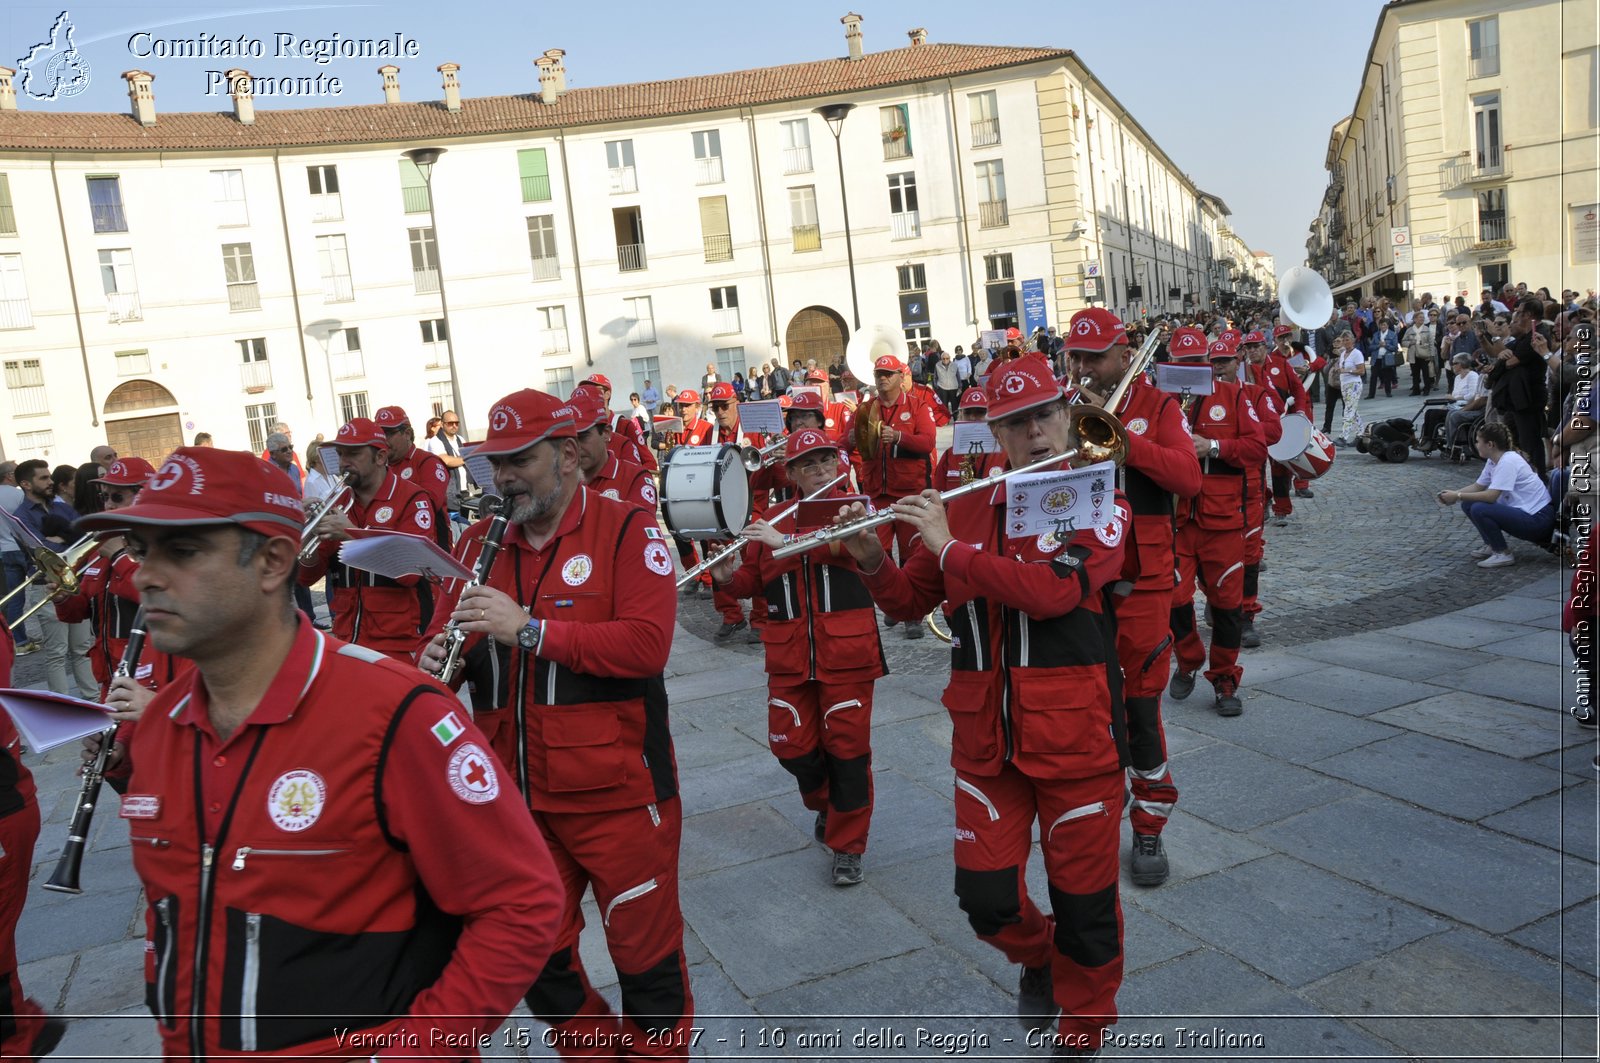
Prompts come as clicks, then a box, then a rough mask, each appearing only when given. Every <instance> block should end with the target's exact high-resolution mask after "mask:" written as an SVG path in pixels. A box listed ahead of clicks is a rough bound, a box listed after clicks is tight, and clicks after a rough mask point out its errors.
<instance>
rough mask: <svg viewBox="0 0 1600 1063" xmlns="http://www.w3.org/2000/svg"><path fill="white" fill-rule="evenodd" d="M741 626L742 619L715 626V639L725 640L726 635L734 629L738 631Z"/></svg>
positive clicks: (742, 625)
mask: <svg viewBox="0 0 1600 1063" xmlns="http://www.w3.org/2000/svg"><path fill="white" fill-rule="evenodd" d="M742 627H744V621H743V620H741V621H739V622H738V623H737V624H728V623H724V624H723V625H722V626H721V627H719V628H717V641H718V642H726V641H727V640H728V636H730V635H732V634H733V633H734V632H735V631H738V630H739V629H740V628H742Z"/></svg>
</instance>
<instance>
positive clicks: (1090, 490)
mask: <svg viewBox="0 0 1600 1063" xmlns="http://www.w3.org/2000/svg"><path fill="white" fill-rule="evenodd" d="M1116 481H1117V467H1116V464H1115V463H1114V462H1109V461H1102V462H1100V463H1099V464H1097V465H1089V466H1086V467H1084V468H1082V469H1069V470H1065V471H1062V472H1029V473H1023V474H1021V475H1020V476H1013V477H1011V479H1009V480H1007V481H1006V484H1005V489H1006V534H1007V535H1009V536H1010V537H1011V538H1013V539H1023V538H1027V537H1028V536H1030V535H1043V534H1045V533H1046V532H1054V533H1055V534H1056V535H1058V536H1060V537H1062V538H1070V537H1071V536H1072V534H1073V533H1074V532H1077V531H1081V530H1083V529H1084V528H1100V527H1104V526H1105V525H1106V524H1107V523H1109V522H1110V520H1111V516H1112V513H1113V510H1114V507H1115V503H1116Z"/></svg>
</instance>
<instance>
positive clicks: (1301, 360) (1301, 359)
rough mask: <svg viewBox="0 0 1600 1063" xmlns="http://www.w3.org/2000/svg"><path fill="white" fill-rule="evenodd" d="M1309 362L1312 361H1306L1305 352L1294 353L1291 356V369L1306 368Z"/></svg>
mask: <svg viewBox="0 0 1600 1063" xmlns="http://www.w3.org/2000/svg"><path fill="white" fill-rule="evenodd" d="M1309 364H1310V363H1309V362H1307V361H1306V356H1305V355H1303V354H1294V355H1291V356H1290V358H1289V368H1290V369H1304V368H1305V367H1306V366H1307V365H1309Z"/></svg>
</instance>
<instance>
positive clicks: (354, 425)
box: [328, 410, 389, 450]
mask: <svg viewBox="0 0 1600 1063" xmlns="http://www.w3.org/2000/svg"><path fill="white" fill-rule="evenodd" d="M378 412H379V413H382V412H383V411H382V410H379V411H378ZM328 444H329V446H335V447H377V448H378V449H379V450H388V449H389V438H388V437H387V436H385V435H384V434H383V429H382V428H380V427H379V426H378V424H377V422H376V421H369V420H367V419H366V418H365V417H352V418H350V420H348V421H346V422H345V423H344V424H342V425H340V426H339V431H338V434H336V435H335V436H334V437H333V438H332V439H330V440H329V441H328Z"/></svg>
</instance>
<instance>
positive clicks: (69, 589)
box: [0, 535, 100, 631]
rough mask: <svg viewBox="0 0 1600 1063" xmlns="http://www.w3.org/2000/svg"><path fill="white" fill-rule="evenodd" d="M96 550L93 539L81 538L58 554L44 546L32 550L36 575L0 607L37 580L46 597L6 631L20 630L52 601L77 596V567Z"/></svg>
mask: <svg viewBox="0 0 1600 1063" xmlns="http://www.w3.org/2000/svg"><path fill="white" fill-rule="evenodd" d="M98 549H100V544H99V542H98V541H96V540H95V538H94V536H92V535H85V536H84V537H83V538H81V539H79V540H78V541H77V542H75V543H73V544H72V545H71V546H69V547H67V548H66V549H65V550H63V551H61V553H59V554H58V553H56V552H55V551H54V550H52V549H50V548H49V547H48V546H35V547H34V548H33V549H32V550H30V551H29V555H30V556H31V557H32V558H33V563H34V564H35V565H36V566H38V569H39V571H37V572H35V573H34V574H33V575H32V576H31V577H29V578H28V579H27V580H25V581H23V582H22V583H20V584H18V585H17V587H16V588H15V589H13V590H12V591H11V592H10V593H9V594H7V595H6V596H5V597H4V598H0V605H4V604H5V603H6V602H9V601H10V600H11V599H12V597H13V596H15V595H17V594H19V593H21V592H22V591H24V590H26V589H27V588H29V587H31V586H33V585H34V584H36V583H38V582H39V581H40V580H43V581H44V582H45V583H47V584H49V585H50V588H51V590H50V593H49V594H48V595H47V596H45V597H44V598H42V599H40V600H39V601H38V602H36V603H35V604H34V606H33V608H31V609H29V610H28V611H27V612H25V613H23V614H22V615H21V616H19V617H17V621H16V623H14V624H11V625H10V627H9V628H8V630H11V631H16V630H17V629H19V628H21V627H22V624H23V622H24V621H25V620H27V619H28V617H30V616H32V615H33V614H34V613H37V612H38V611H39V610H41V609H43V608H44V607H45V606H47V605H49V604H50V603H51V602H53V601H55V600H56V599H58V598H64V597H68V596H70V595H73V594H76V593H77V592H78V577H79V576H80V575H81V574H82V568H81V567H80V566H82V564H83V562H84V559H85V558H88V557H91V556H92V555H93V554H94V552H95V551H96V550H98Z"/></svg>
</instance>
